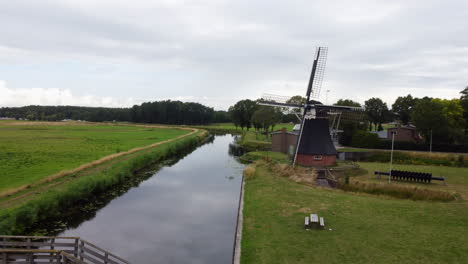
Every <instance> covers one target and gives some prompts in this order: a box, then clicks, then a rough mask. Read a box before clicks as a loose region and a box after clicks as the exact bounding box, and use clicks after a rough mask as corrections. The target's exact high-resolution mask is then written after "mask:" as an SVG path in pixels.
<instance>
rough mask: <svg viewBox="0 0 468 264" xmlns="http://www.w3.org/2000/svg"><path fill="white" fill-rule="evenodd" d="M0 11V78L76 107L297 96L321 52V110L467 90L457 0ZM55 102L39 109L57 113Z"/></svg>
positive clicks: (120, 1) (121, 1) (72, 2)
mask: <svg viewBox="0 0 468 264" xmlns="http://www.w3.org/2000/svg"><path fill="white" fill-rule="evenodd" d="M0 9H1V10H2V16H0V24H2V25H8V26H5V27H0V72H1V74H2V75H1V76H0V78H1V79H3V80H7V81H8V82H9V83H10V84H11V86H14V87H23V88H25V89H26V90H28V89H29V90H28V91H29V92H27V93H31V92H32V88H33V87H60V88H63V89H64V90H62V94H65V92H64V91H68V92H69V93H70V97H68V98H62V99H61V100H62V101H66V102H67V103H68V102H71V103H72V104H76V105H77V104H93V105H94V104H95V105H99V104H104V103H107V102H109V104H110V105H109V106H114V105H124V104H128V103H130V102H129V99H127V98H144V99H145V101H148V100H156V99H158V98H182V99H184V100H185V99H186V100H194V101H198V102H201V103H204V104H207V105H210V106H214V107H215V108H220V109H227V108H228V107H229V105H232V104H234V103H235V101H236V100H238V99H241V98H256V97H258V96H260V95H261V94H262V93H279V94H284V95H295V94H304V92H305V87H306V86H307V81H308V77H309V76H308V75H309V73H310V68H311V63H312V59H311V58H312V56H313V53H314V47H315V46H319V45H326V46H329V47H330V53H329V61H328V63H327V69H326V74H325V80H324V86H323V90H327V89H330V90H331V92H330V93H329V102H333V100H336V99H339V98H350V99H359V98H361V99H366V98H369V97H370V96H378V97H381V98H383V99H385V98H386V99H385V100H388V101H387V102H388V103H389V104H390V103H391V102H392V101H393V100H394V99H395V98H396V97H397V96H399V95H403V94H408V93H414V94H413V95H415V96H421V95H427V96H439V95H441V96H443V97H444V98H447V97H456V96H458V92H459V91H460V90H462V89H463V88H464V87H465V86H466V85H467V84H468V78H467V77H466V76H468V74H467V70H466V68H467V67H466V65H467V63H468V35H467V34H466V22H465V20H466V17H468V2H466V1H464V0H453V1H450V4H447V3H445V2H444V1H437V0H424V1H423V0H414V1H407V0H395V1H383V0H381V1H379V0H358V1H354V2H352V3H351V2H349V1H333V0H318V1H308V0H292V1H268V0H257V1H247V0H237V1H229V0H223V1H220V0H213V1H210V0H198V1H197V0H191V1H170V0H165V1H150V0H135V1H132V2H131V3H130V2H128V1H125V0H108V1H106V0H102V1H92V0H60V1H59V0H43V1H32V0H30V1H27V0H16V1H2V2H1V3H0ZM92 69H99V70H92ZM10 89H12V88H10ZM44 89H45V88H44ZM15 91H16V92H15V94H17V93H19V90H15ZM59 91H60V89H59ZM35 93H38V94H48V93H52V94H54V96H55V95H56V94H57V92H56V90H53V89H52V90H51V89H45V90H40V91H39V90H36V91H35ZM54 96H52V95H50V97H53V98H55V99H54V100H55V101H54V100H49V98H48V97H49V96H46V98H44V99H43V101H44V102H52V103H53V102H61V101H60V100H59V98H56V97H54ZM108 96H111V97H108ZM324 97H325V95H324V93H323V92H322V97H321V98H320V99H321V100H325V98H324ZM28 98H29V97H28V96H27V95H24V96H22V97H19V96H17V97H16V98H11V99H8V102H9V104H13V103H16V104H17V105H25V104H28V102H30V101H29V99H28ZM86 98H88V99H86ZM105 98H107V99H105ZM121 98H124V99H121ZM2 100H3V101H2V102H4V101H5V100H7V99H2ZM67 100H71V101H67ZM73 100H78V101H73ZM132 100H134V101H135V102H139V100H137V99H132ZM36 101H37V100H36ZM36 101H35V102H36Z"/></svg>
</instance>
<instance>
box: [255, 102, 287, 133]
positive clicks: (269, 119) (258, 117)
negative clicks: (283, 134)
mask: <svg viewBox="0 0 468 264" xmlns="http://www.w3.org/2000/svg"><path fill="white" fill-rule="evenodd" d="M279 121H281V111H280V110H279V109H277V108H276V107H271V106H261V107H259V108H258V109H257V110H256V111H255V112H254V114H253V115H252V124H253V126H254V127H255V129H256V130H260V129H263V130H264V131H265V132H268V130H269V129H270V128H271V129H273V127H274V126H275V125H276V124H277V123H278V122H279Z"/></svg>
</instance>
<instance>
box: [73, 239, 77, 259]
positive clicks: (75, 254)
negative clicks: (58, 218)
mask: <svg viewBox="0 0 468 264" xmlns="http://www.w3.org/2000/svg"><path fill="white" fill-rule="evenodd" d="M74 251H75V252H73V256H74V257H75V258H77V257H78V238H75V250H74Z"/></svg>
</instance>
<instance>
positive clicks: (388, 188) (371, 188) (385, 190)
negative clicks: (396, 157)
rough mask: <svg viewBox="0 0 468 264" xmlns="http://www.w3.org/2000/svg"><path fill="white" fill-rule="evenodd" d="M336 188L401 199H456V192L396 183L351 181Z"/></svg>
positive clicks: (444, 200) (447, 200) (445, 200)
mask: <svg viewBox="0 0 468 264" xmlns="http://www.w3.org/2000/svg"><path fill="white" fill-rule="evenodd" d="M338 188H340V189H342V190H345V191H351V192H365V193H370V194H382V195H388V196H392V197H396V198H401V199H411V200H429V201H442V202H449V201H453V200H456V199H457V196H458V194H456V193H450V192H445V191H438V190H429V189H424V188H418V187H408V186H402V185H397V184H381V183H364V182H359V181H352V182H350V183H348V184H343V183H339V184H338Z"/></svg>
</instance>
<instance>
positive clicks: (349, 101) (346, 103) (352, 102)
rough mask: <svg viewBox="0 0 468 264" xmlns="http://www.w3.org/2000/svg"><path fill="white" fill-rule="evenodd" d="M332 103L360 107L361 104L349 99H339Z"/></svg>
mask: <svg viewBox="0 0 468 264" xmlns="http://www.w3.org/2000/svg"><path fill="white" fill-rule="evenodd" d="M334 105H342V106H352V107H361V104H360V103H358V102H355V101H353V100H351V99H340V100H338V102H336V103H335V104H334Z"/></svg>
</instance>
